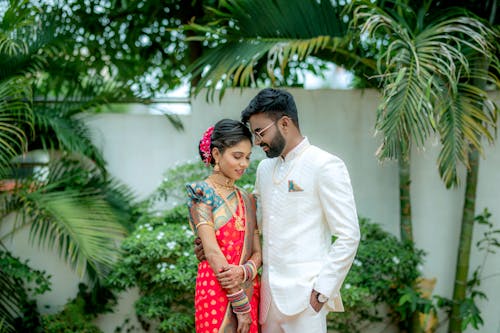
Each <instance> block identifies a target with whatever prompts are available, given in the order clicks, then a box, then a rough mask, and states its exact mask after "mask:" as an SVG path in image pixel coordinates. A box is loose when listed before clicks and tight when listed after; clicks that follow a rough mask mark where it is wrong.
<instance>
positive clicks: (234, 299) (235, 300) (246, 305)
mask: <svg viewBox="0 0 500 333" xmlns="http://www.w3.org/2000/svg"><path fill="white" fill-rule="evenodd" d="M227 300H228V301H229V302H230V303H231V306H232V307H233V312H234V313H248V312H250V311H251V309H252V307H251V305H250V302H249V301H248V297H247V295H246V294H245V291H244V290H243V289H241V290H240V291H238V292H235V293H234V294H231V295H227Z"/></svg>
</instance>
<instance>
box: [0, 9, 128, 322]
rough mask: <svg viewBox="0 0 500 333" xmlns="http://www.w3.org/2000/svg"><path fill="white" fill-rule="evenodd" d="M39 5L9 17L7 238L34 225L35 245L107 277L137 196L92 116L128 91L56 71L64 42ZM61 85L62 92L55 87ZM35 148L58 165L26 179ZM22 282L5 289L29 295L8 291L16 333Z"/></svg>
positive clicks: (4, 147) (2, 74)
mask: <svg viewBox="0 0 500 333" xmlns="http://www.w3.org/2000/svg"><path fill="white" fill-rule="evenodd" d="M33 11H36V8H34V7H31V6H29V4H28V3H27V2H25V1H22V0H20V1H11V2H10V6H9V7H8V8H7V9H6V11H5V13H3V16H2V18H1V22H0V29H1V30H0V31H1V34H0V129H1V132H0V171H1V174H0V176H1V177H0V185H1V184H3V185H4V186H0V223H2V224H3V227H4V228H5V227H7V226H6V225H5V223H3V222H5V221H6V217H8V216H12V215H13V214H14V215H15V216H16V220H15V223H14V225H13V226H12V227H11V229H10V231H9V232H8V233H7V235H6V236H3V237H15V236H16V232H17V231H18V230H19V229H20V228H29V229H30V239H31V241H32V243H33V244H36V245H39V246H42V247H46V248H48V249H53V250H55V251H56V252H57V253H58V254H59V256H60V257H61V259H63V260H65V261H66V262H67V263H68V264H69V265H71V267H72V268H74V269H75V270H76V271H77V272H79V273H80V274H81V275H82V276H87V277H89V279H90V281H91V282H92V283H100V281H101V280H102V279H103V278H104V277H105V276H106V275H107V274H108V272H109V271H110V270H111V269H112V267H113V265H114V263H115V262H116V261H117V259H118V258H119V256H120V250H119V248H120V243H121V241H122V240H123V239H124V238H125V237H126V235H127V233H128V230H129V228H130V225H131V222H132V215H131V211H132V206H131V204H130V203H131V201H132V199H133V197H132V194H131V192H130V191H129V190H128V189H127V188H126V187H125V186H123V185H121V184H119V183H117V182H116V181H114V180H113V179H111V178H110V177H109V175H107V173H106V170H105V164H104V159H103V158H102V156H101V154H100V152H99V151H98V149H96V147H95V146H94V145H93V144H92V142H91V141H90V137H89V133H88V129H87V128H86V126H85V123H84V122H83V119H82V116H83V111H88V110H92V109H95V108H96V107H100V106H103V105H105V104H106V103H107V101H108V100H109V96H119V94H120V90H119V89H116V87H115V86H112V85H109V84H105V82H104V84H102V85H101V84H95V83H96V82H95V81H93V78H92V77H89V76H88V75H80V76H74V77H73V78H72V79H73V82H70V81H68V80H67V78H64V79H61V78H60V77H59V78H58V77H57V76H54V74H53V72H52V73H49V72H48V71H47V66H49V64H51V60H52V59H54V58H56V57H58V58H59V59H62V58H64V52H65V49H64V43H63V42H64V40H61V37H60V36H59V37H58V36H57V34H56V33H55V32H54V30H53V29H52V28H48V29H46V30H44V27H45V25H44V22H50V20H48V21H47V20H46V18H43V16H33ZM39 18H40V20H39V21H37V19H39ZM49 27H50V25H49ZM62 65H63V64H62V63H61V66H62ZM55 73H56V74H57V71H56V72H55ZM84 74H85V73H84ZM57 84H58V85H59V87H60V89H53V87H54V86H55V85H57ZM33 96H36V99H35V102H33V100H34V98H33ZM33 110H34V111H35V112H33ZM32 149H44V150H45V151H46V154H47V155H48V156H50V162H48V163H45V164H42V165H40V166H41V167H42V169H43V172H42V173H36V172H35V173H33V174H32V175H29V176H23V177H21V176H19V173H18V170H19V168H18V167H19V165H18V164H17V162H16V160H15V159H13V157H14V156H16V155H19V154H26V153H28V152H29V151H30V150H32ZM5 184H10V186H6V185H5ZM2 241H3V238H1V239H0V245H1V244H2ZM13 286H16V287H15V288H14V289H13ZM22 287H23V283H22V282H21V281H19V279H17V278H13V277H12V276H10V275H9V274H7V273H6V272H2V273H1V274H0V290H11V291H13V292H15V291H17V292H19V293H23V295H20V294H19V295H17V296H19V297H17V296H16V295H12V294H6V293H3V292H2V293H0V321H2V322H3V328H4V329H5V330H7V331H14V330H15V328H14V325H13V320H14V319H15V317H16V316H21V315H22V310H21V309H22V304H21V302H23V301H24V300H25V299H26V297H27V295H24V292H23V291H22V290H20V289H19V288H22ZM26 294H27V293H26ZM14 296H16V297H14Z"/></svg>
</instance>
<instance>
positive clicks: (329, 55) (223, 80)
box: [192, 0, 496, 244]
mask: <svg viewBox="0 0 500 333" xmlns="http://www.w3.org/2000/svg"><path fill="white" fill-rule="evenodd" d="M431 4H432V2H431V1H423V2H421V3H420V2H418V3H415V2H413V3H411V5H410V2H409V1H395V2H386V1H379V2H372V1H363V0H362V1H355V2H354V3H353V4H352V7H350V8H349V9H350V10H349V11H347V12H344V14H345V15H346V17H352V18H353V20H352V23H353V25H352V26H351V27H352V28H353V29H352V30H347V29H346V28H347V27H346V24H347V23H345V22H344V21H342V20H341V19H340V17H343V16H340V13H341V8H338V7H334V6H333V5H332V4H331V2H330V1H320V2H316V1H311V2H304V1H300V0H299V1H279V0H278V1H273V2H269V1H245V0H240V1H237V0H228V1H225V2H224V4H223V6H222V7H223V8H222V9H221V10H219V11H218V13H219V16H220V21H218V22H217V24H215V25H214V26H210V25H209V26H208V27H200V26H196V25H193V26H192V28H194V29H197V30H199V31H201V32H202V33H204V34H205V35H204V36H203V37H200V38H201V39H202V40H208V41H210V42H216V43H217V44H216V45H217V46H216V47H215V48H214V49H212V50H210V51H209V52H208V53H207V54H206V55H204V56H203V57H202V58H201V59H200V60H199V61H198V62H197V63H195V65H194V66H193V69H194V73H201V72H204V76H203V77H202V79H201V81H200V84H199V85H198V86H197V87H196V90H195V93H198V92H199V91H200V90H201V89H202V88H208V94H209V95H208V96H211V97H212V98H213V96H214V91H215V88H216V84H219V85H221V87H222V88H221V95H223V93H224V89H225V88H226V87H230V86H246V85H256V80H255V78H254V77H253V74H254V66H255V64H257V63H258V62H259V61H262V59H265V57H266V56H267V59H265V60H263V61H266V62H267V66H268V74H269V76H270V78H271V80H272V79H273V75H274V74H275V73H276V72H278V71H277V70H276V67H277V66H278V67H280V68H281V70H282V71H283V68H285V67H286V66H287V64H288V63H290V62H291V61H295V62H297V61H304V59H305V58H306V57H307V56H310V55H313V56H318V57H320V58H321V59H324V60H331V61H335V62H336V63H337V64H340V65H345V66H346V67H347V68H353V67H354V66H357V67H358V68H359V67H361V68H362V69H363V70H368V72H370V70H371V71H372V72H374V73H377V74H378V75H377V76H374V77H372V79H375V81H376V82H377V84H379V86H380V89H381V91H382V96H383V102H382V103H381V105H380V107H379V109H378V112H377V121H376V124H375V126H376V128H377V130H378V131H379V132H381V133H382V136H383V143H382V145H381V147H380V149H379V151H378V153H379V157H380V158H382V159H385V158H396V159H398V161H399V169H400V204H401V221H400V224H401V238H402V239H403V240H407V241H408V242H409V243H410V244H411V243H412V242H413V236H412V224H411V202H410V183H411V178H410V168H409V165H410V164H409V161H410V151H411V149H412V147H413V146H416V147H421V146H423V145H424V144H425V142H426V140H427V139H428V138H429V137H430V136H431V135H435V134H439V135H440V138H441V143H442V150H441V153H440V156H439V158H438V168H439V171H440V174H441V177H442V178H443V180H444V181H445V183H446V184H447V186H453V185H456V184H457V183H458V181H459V177H458V171H457V170H458V169H459V168H460V167H461V166H464V165H465V166H466V167H469V166H470V163H472V161H470V160H469V157H468V152H469V151H470V147H471V146H472V147H473V148H474V149H475V150H477V151H482V142H481V140H480V139H479V138H487V139H488V140H490V141H491V140H492V139H493V132H492V131H491V129H492V128H495V125H496V113H495V112H494V108H491V107H486V108H482V106H483V105H486V106H488V105H491V103H490V101H489V100H488V97H487V95H486V93H485V92H484V90H483V89H480V88H477V87H474V86H473V85H471V84H470V82H471V79H473V78H481V79H482V80H488V81H491V79H492V77H491V76H490V75H489V72H488V71H473V68H471V66H470V62H469V57H470V55H471V54H472V53H474V54H479V55H481V56H483V57H487V58H488V57H491V58H492V59H495V57H494V54H493V53H492V51H491V50H492V45H491V41H492V40H494V38H492V36H494V32H493V31H492V30H491V29H490V28H488V26H487V25H486V24H484V23H482V22H481V21H480V20H478V19H476V18H474V17H472V16H470V15H468V14H467V13H466V12H465V11H463V10H461V11H459V10H452V9H446V10H442V11H439V15H438V16H433V15H431V11H430V6H431ZM257 21H260V22H266V23H265V24H263V25H259V24H255V22H257ZM358 32H359V33H358ZM343 37H344V39H342V38H343ZM221 41H222V42H221ZM352 41H354V42H352ZM352 43H354V44H352ZM356 43H358V45H356ZM377 48H378V49H379V52H378V53H377V52H373V50H374V49H377ZM375 63H376V66H374V64H375ZM477 120H480V122H478V121H477Z"/></svg>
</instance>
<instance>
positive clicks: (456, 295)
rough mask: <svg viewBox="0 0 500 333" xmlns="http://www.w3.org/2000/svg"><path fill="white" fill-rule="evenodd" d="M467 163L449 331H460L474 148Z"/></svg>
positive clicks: (474, 179) (472, 204)
mask: <svg viewBox="0 0 500 333" xmlns="http://www.w3.org/2000/svg"><path fill="white" fill-rule="evenodd" d="M469 163H470V169H469V170H468V171H467V179H466V182H467V183H466V187H465V201H464V208H463V214H462V227H461V230H460V243H459V245H458V257H457V266H456V271H455V285H454V287H453V305H452V308H451V315H450V325H449V327H448V332H449V333H461V332H462V318H461V316H460V306H461V304H462V302H463V301H464V299H465V296H466V291H467V278H468V275H469V259H470V252H471V244H472V236H473V231H474V216H475V215H474V214H475V209H476V192H477V179H478V173H479V152H478V151H477V150H476V149H473V148H471V151H470V152H469Z"/></svg>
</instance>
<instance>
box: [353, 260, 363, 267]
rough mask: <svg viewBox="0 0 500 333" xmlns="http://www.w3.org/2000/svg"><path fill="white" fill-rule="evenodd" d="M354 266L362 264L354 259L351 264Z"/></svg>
mask: <svg viewBox="0 0 500 333" xmlns="http://www.w3.org/2000/svg"><path fill="white" fill-rule="evenodd" d="M352 263H353V265H354V266H358V267H359V266H362V265H363V263H361V261H359V260H358V259H354V261H353V262H352Z"/></svg>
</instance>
